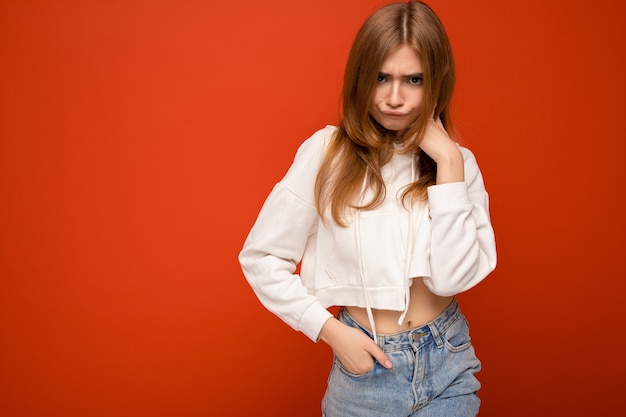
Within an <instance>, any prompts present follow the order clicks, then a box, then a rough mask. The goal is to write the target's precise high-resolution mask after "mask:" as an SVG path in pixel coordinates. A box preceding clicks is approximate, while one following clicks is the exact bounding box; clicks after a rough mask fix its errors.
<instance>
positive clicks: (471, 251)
mask: <svg viewBox="0 0 626 417" xmlns="http://www.w3.org/2000/svg"><path fill="white" fill-rule="evenodd" d="M461 152H462V153H463V159H464V162H465V163H464V165H465V182H455V183H448V184H440V185H433V186H431V187H429V188H428V204H429V208H430V217H431V243H430V267H431V274H430V276H428V277H424V283H425V284H426V286H427V287H428V288H429V289H430V290H431V291H432V292H433V293H435V294H437V295H441V296H451V295H455V294H458V293H461V292H463V291H467V290H469V289H470V288H472V287H473V286H475V285H476V284H478V283H479V282H480V281H482V280H483V279H484V278H485V277H486V276H487V275H488V274H489V273H490V272H491V271H493V269H494V268H495V267H496V244H495V237H494V232H493V228H492V226H491V220H490V217H489V196H488V194H487V191H486V190H485V185H484V183H483V178H482V174H481V173H480V170H479V168H478V165H477V163H476V159H475V158H474V155H473V154H472V153H471V152H470V151H469V150H468V149H466V148H462V147H461Z"/></svg>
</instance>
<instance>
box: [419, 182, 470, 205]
mask: <svg viewBox="0 0 626 417" xmlns="http://www.w3.org/2000/svg"><path fill="white" fill-rule="evenodd" d="M427 191H428V205H429V207H430V211H431V212H437V211H449V210H454V209H456V208H458V207H461V206H465V205H470V206H471V205H472V202H471V200H470V198H469V193H468V191H467V185H466V184H465V183H464V182H450V183H447V184H439V185H431V186H430V187H428V189H427Z"/></svg>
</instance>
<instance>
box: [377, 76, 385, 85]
mask: <svg viewBox="0 0 626 417" xmlns="http://www.w3.org/2000/svg"><path fill="white" fill-rule="evenodd" d="M378 82H379V83H383V82H385V77H384V76H383V75H379V76H378Z"/></svg>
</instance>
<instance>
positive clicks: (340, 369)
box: [335, 355, 378, 378]
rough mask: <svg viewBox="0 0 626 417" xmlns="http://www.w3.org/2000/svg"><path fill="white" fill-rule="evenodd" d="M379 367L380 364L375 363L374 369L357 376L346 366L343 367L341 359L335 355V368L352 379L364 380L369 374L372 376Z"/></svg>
mask: <svg viewBox="0 0 626 417" xmlns="http://www.w3.org/2000/svg"><path fill="white" fill-rule="evenodd" d="M377 365H378V362H376V361H374V366H373V367H372V369H370V370H369V371H367V372H364V373H362V374H355V373H352V372H350V371H348V370H347V369H346V368H345V366H343V364H342V363H341V361H340V360H339V358H338V357H337V356H336V355H335V366H336V367H337V369H338V370H339V371H340V372H341V373H342V374H344V375H346V376H349V377H350V378H363V377H365V376H367V375H369V374H371V373H372V372H374V369H376V366H377Z"/></svg>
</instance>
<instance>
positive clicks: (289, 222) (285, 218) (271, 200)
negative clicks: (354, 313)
mask: <svg viewBox="0 0 626 417" xmlns="http://www.w3.org/2000/svg"><path fill="white" fill-rule="evenodd" d="M329 133H330V132H329V128H326V129H322V130H320V131H318V132H316V133H315V134H314V135H313V136H312V137H311V138H309V139H308V140H306V141H305V142H304V143H303V144H302V145H301V146H300V148H299V150H298V152H297V154H296V157H295V160H294V162H293V164H292V165H291V167H290V168H289V171H288V172H287V174H286V175H285V177H284V178H283V179H282V180H281V181H280V182H279V183H278V184H276V186H275V187H274V189H273V190H272V192H271V193H270V195H269V196H268V198H267V200H266V201H265V203H264V205H263V207H262V209H261V211H260V213H259V216H258V217H257V219H256V222H255V224H254V226H253V227H252V229H251V231H250V233H249V235H248V237H247V239H246V241H245V243H244V246H243V249H242V251H241V252H240V254H239V262H240V264H241V267H242V270H243V273H244V275H245V277H246V279H247V280H248V282H249V284H250V286H251V287H252V289H253V290H254V292H255V294H256V295H257V297H258V298H259V300H260V301H261V303H262V304H263V305H264V306H265V307H266V308H267V309H268V310H270V311H271V312H272V313H274V314H276V315H277V316H278V317H280V318H281V319H282V320H283V321H285V322H286V323H287V324H288V325H290V326H291V327H293V328H294V329H296V330H298V331H301V332H303V333H304V334H305V335H306V336H307V337H309V338H310V339H311V340H313V341H317V340H318V339H319V332H320V330H321V329H322V326H323V325H324V323H326V320H328V319H329V318H330V317H332V314H331V313H330V312H329V311H328V310H327V309H326V308H324V307H323V306H322V304H321V303H320V302H319V301H318V299H317V298H316V297H315V296H313V295H310V294H309V293H308V291H307V289H306V288H305V287H304V285H303V284H302V281H301V279H300V276H299V275H298V274H296V273H295V271H296V267H297V265H298V264H299V263H300V261H301V259H302V256H303V253H304V250H305V247H306V244H307V241H308V239H309V236H310V235H311V234H312V233H313V232H315V225H317V222H318V215H317V210H316V208H315V203H314V201H315V199H314V187H315V179H316V177H317V172H318V169H319V164H320V162H321V158H322V154H323V149H324V145H325V140H326V137H327V136H328V135H329Z"/></svg>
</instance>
